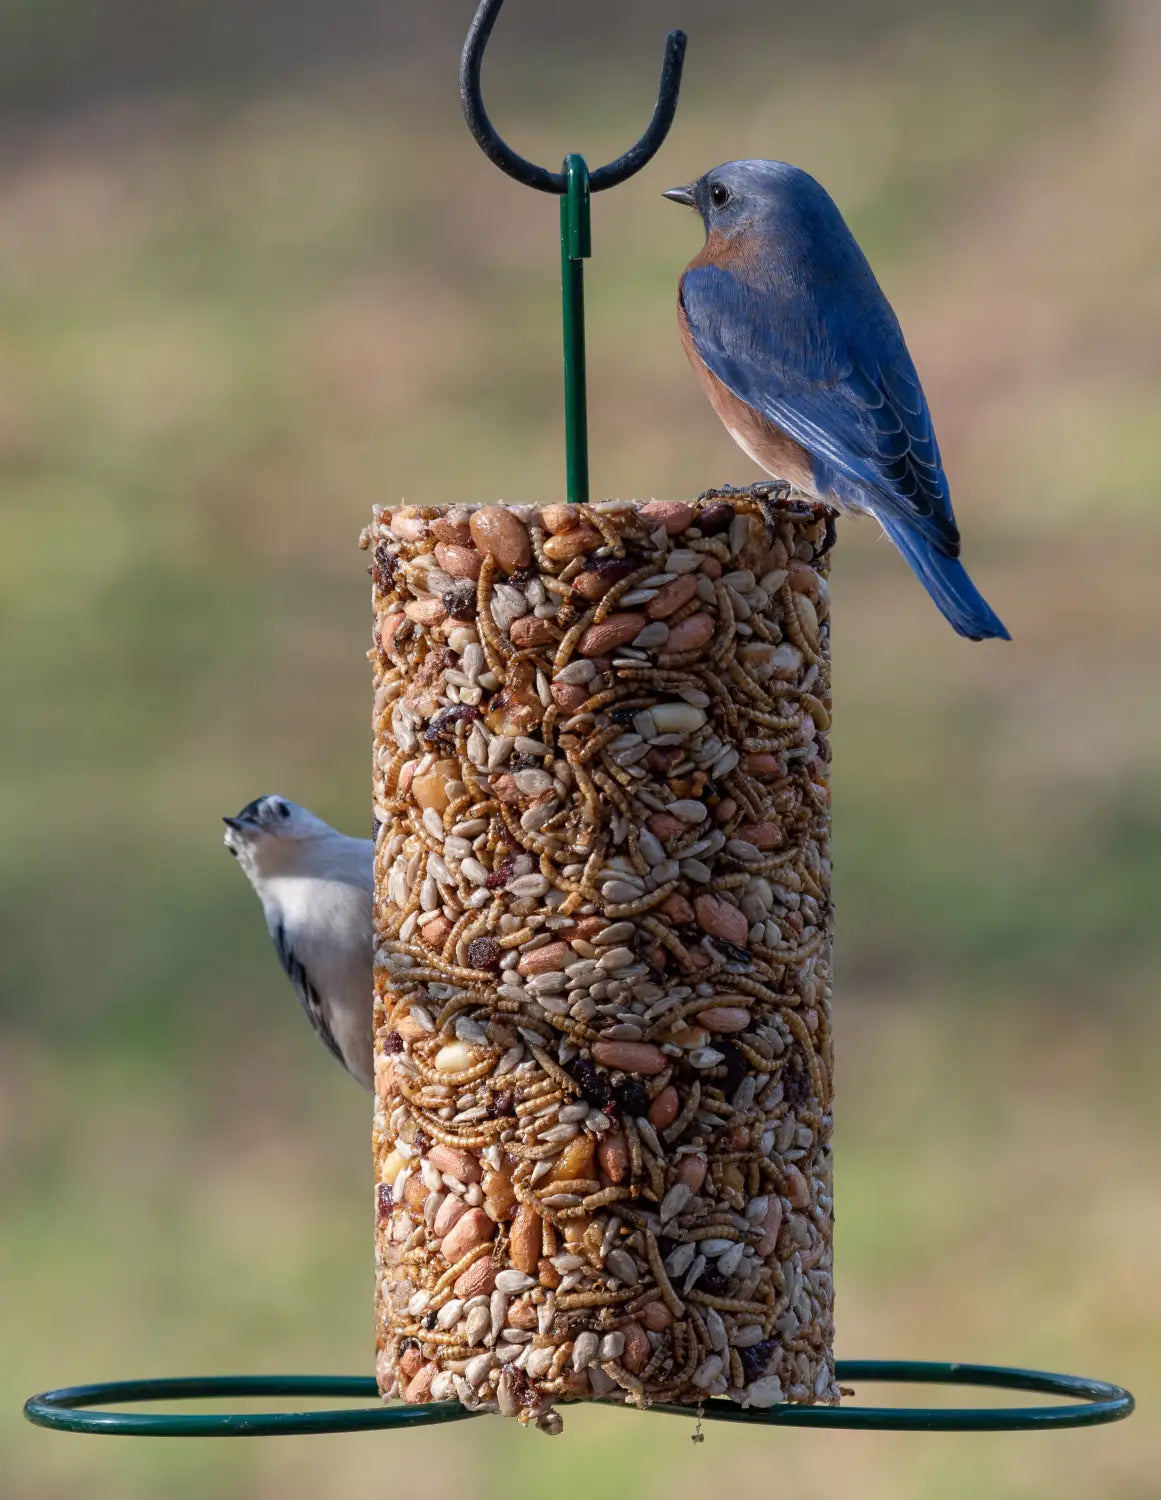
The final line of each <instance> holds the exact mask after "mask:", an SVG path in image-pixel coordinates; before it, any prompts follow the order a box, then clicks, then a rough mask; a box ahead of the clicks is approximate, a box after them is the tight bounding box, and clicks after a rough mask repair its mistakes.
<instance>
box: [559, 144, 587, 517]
mask: <svg viewBox="0 0 1161 1500" xmlns="http://www.w3.org/2000/svg"><path fill="white" fill-rule="evenodd" d="M563 171H564V178H565V182H566V184H567V188H566V191H565V192H564V193H563V194H562V195H561V199H560V297H561V315H562V319H563V323H564V449H565V464H566V476H567V488H568V499H569V504H570V505H581V504H584V503H585V502H586V501H587V500H588V498H589V432H588V398H587V395H586V392H585V280H584V262H585V260H586V258H587V257H588V256H590V255H591V254H592V234H591V229H590V218H589V169H588V167H587V166H586V165H585V159H584V157H583V156H577V155H576V154H575V153H572V154H570V155H569V156H566V157H565V159H564V167H563Z"/></svg>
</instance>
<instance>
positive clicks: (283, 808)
mask: <svg viewBox="0 0 1161 1500" xmlns="http://www.w3.org/2000/svg"><path fill="white" fill-rule="evenodd" d="M274 810H275V812H277V814H278V816H279V817H280V818H289V817H290V808H289V807H287V805H286V803H285V802H276V803H275V804H274Z"/></svg>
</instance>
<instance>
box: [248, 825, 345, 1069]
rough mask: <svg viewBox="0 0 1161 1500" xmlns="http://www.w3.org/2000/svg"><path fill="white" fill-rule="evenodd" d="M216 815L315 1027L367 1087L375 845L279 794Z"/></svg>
mask: <svg viewBox="0 0 1161 1500" xmlns="http://www.w3.org/2000/svg"><path fill="white" fill-rule="evenodd" d="M222 821H223V822H224V823H225V825H226V833H225V845H226V848H227V849H228V850H229V851H230V853H231V854H232V855H233V856H234V858H235V859H236V860H237V861H238V863H239V864H240V865H241V867H242V869H243V871H244V873H245V875H246V878H247V879H248V880H249V882H250V884H251V885H252V886H253V887H254V890H255V892H256V893H257V896H258V899H259V901H261V903H262V911H263V913H264V914H265V917H266V926H267V928H268V929H269V932H270V936H271V939H272V940H273V942H274V949H275V952H276V953H277V954H278V957H279V959H280V961H281V963H282V967H283V968H284V969H285V970H286V973H287V976H288V977H289V979H290V982H291V984H293V985H294V988H295V991H296V992H297V994H298V998H299V1000H300V1001H301V1003H302V1008H303V1010H304V1011H305V1012H306V1016H307V1020H309V1022H310V1024H311V1025H312V1026H313V1027H314V1030H315V1035H316V1036H317V1037H318V1038H319V1040H320V1041H321V1042H322V1043H323V1045H324V1046H325V1047H326V1048H327V1050H328V1051H329V1052H331V1053H332V1054H333V1055H334V1056H335V1057H336V1058H337V1059H338V1060H339V1062H341V1063H342V1065H343V1067H344V1068H346V1070H347V1072H348V1073H349V1074H350V1075H351V1077H352V1078H354V1079H355V1080H356V1082H358V1083H361V1084H362V1085H363V1087H364V1088H368V1089H369V1088H370V1087H371V1086H372V1079H373V1070H372V1062H371V1013H372V981H371V958H372V953H373V949H374V944H373V940H372V936H371V896H372V890H373V885H374V877H373V874H372V854H373V852H374V845H373V844H372V843H371V841H370V839H352V838H348V837H347V836H346V835H345V834H342V833H339V832H338V831H337V830H336V829H334V828H332V827H331V826H330V825H329V824H328V823H324V822H323V820H322V819H321V818H316V817H315V815H314V813H312V812H308V811H307V809H306V808H305V807H299V806H298V805H297V803H294V802H288V801H287V800H286V798H285V797H259V798H257V799H256V800H255V801H253V802H248V803H247V804H246V806H245V807H244V808H243V809H242V811H241V812H240V813H238V814H237V816H236V817H233V818H223V819H222Z"/></svg>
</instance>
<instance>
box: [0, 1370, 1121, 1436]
mask: <svg viewBox="0 0 1161 1500" xmlns="http://www.w3.org/2000/svg"><path fill="white" fill-rule="evenodd" d="M835 1373H836V1375H837V1377H838V1379H839V1380H840V1381H842V1382H844V1383H852V1384H857V1383H859V1382H862V1381H892V1382H904V1383H906V1384H910V1385H975V1386H985V1387H989V1388H991V1389H996V1390H1008V1391H1035V1392H1036V1393H1037V1394H1039V1395H1047V1396H1064V1397H1067V1398H1069V1399H1070V1400H1071V1401H1073V1402H1076V1403H1079V1404H1076V1405H1068V1406H1015V1407H1013V1406H1001V1407H988V1406H979V1407H977V1406H969V1407H962V1408H947V1407H922V1406H910V1407H892V1406H791V1405H781V1406H772V1407H769V1408H767V1409H766V1410H763V1411H743V1409H742V1408H741V1407H740V1406H735V1405H734V1404H733V1403H732V1402H729V1401H723V1400H713V1401H707V1402H706V1404H705V1406H704V1407H703V1408H702V1410H701V1413H700V1415H701V1416H702V1417H703V1418H705V1419H706V1420H710V1421H723V1422H754V1423H758V1424H760V1425H764V1426H770V1427H779V1426H780V1427H858V1428H864V1429H866V1428H875V1429H879V1430H886V1431H894V1432H914V1431H926V1432H1024V1431H1030V1430H1034V1429H1036V1428H1046V1427H1091V1426H1095V1425H1096V1424H1097V1423H1101V1422H1118V1421H1120V1420H1121V1418H1122V1417H1127V1416H1128V1415H1129V1413H1130V1412H1131V1411H1132V1410H1133V1404H1134V1403H1133V1397H1132V1396H1131V1395H1130V1394H1129V1392H1128V1391H1126V1390H1123V1389H1122V1388H1121V1387H1120V1386H1118V1385H1108V1384H1106V1383H1105V1382H1104V1381H1103V1380H1085V1379H1082V1378H1081V1377H1080V1376H1077V1375H1053V1374H1050V1373H1049V1372H1047V1371H1043V1370H1009V1369H1004V1368H1002V1367H1001V1366H998V1365H962V1364H936V1363H924V1362H920V1361H915V1360H890V1359H848V1360H840V1361H839V1362H838V1364H837V1366H836V1367H835ZM255 1396H299V1397H301V1396H315V1397H331V1398H333V1397H336V1396H337V1397H343V1396H347V1397H354V1398H356V1399H366V1400H369V1401H375V1400H376V1396H377V1392H376V1389H375V1382H374V1380H372V1379H371V1378H370V1377H369V1376H363V1375H226V1376H210V1377H206V1378H198V1377H194V1378H192V1379H187V1380H122V1381H107V1382H105V1383H104V1384H101V1385H76V1386H69V1387H67V1388H65V1389H64V1390H59V1391H45V1392H44V1394H43V1395H40V1396H32V1397H30V1399H29V1400H28V1401H27V1402H25V1405H24V1415H25V1416H26V1417H27V1418H28V1420H29V1421H30V1422H35V1423H36V1424H37V1425H38V1426H40V1427H55V1428H58V1429H60V1430H61V1431H64V1432H104V1433H114V1434H119V1435H122V1436H129V1437H275V1436H278V1435H279V1434H286V1433H298V1432H368V1431H371V1430H372V1429H376V1428H380V1427H426V1426H427V1425H429V1424H430V1423H433V1422H456V1421H459V1420H460V1419H461V1418H463V1417H471V1416H479V1415H484V1413H478V1412H470V1411H468V1410H466V1408H464V1407H462V1406H460V1405H459V1404H458V1403H457V1402H453V1401H444V1402H440V1403H437V1404H429V1405H426V1406H405V1405H402V1404H400V1403H390V1404H384V1403H382V1402H379V1403H377V1404H375V1405H373V1406H365V1407H353V1408H349V1409H347V1410H343V1411H334V1410H326V1411H292V1412H253V1413H250V1412H226V1413H223V1414H221V1415H218V1416H214V1415H211V1414H199V1415H189V1416H181V1415H178V1414H176V1413H173V1412H158V1413H155V1414H154V1415H152V1416H149V1415H138V1414H136V1413H133V1412H119V1411H93V1410H90V1409H89V1408H92V1407H97V1406H101V1405H103V1404H104V1403H106V1402H114V1403H117V1404H123V1403H131V1402H138V1401H164V1400H171V1401H192V1400H205V1399H206V1398H207V1397H209V1398H220V1397H245V1398H247V1399H251V1398H253V1397H255ZM648 1410H649V1411H651V1412H663V1413H665V1414H666V1415H670V1416H683V1417H692V1416H695V1415H697V1414H698V1412H697V1408H696V1407H691V1406H652V1407H649V1408H648Z"/></svg>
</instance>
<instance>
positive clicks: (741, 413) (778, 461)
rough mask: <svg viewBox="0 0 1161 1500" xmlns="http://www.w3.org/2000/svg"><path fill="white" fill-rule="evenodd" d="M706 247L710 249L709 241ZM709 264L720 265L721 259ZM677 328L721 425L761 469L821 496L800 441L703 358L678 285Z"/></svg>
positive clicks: (695, 261)
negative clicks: (750, 402) (732, 387)
mask: <svg viewBox="0 0 1161 1500" xmlns="http://www.w3.org/2000/svg"><path fill="white" fill-rule="evenodd" d="M711 238H712V236H711ZM706 248H707V249H708V248H709V242H708V241H707V244H706ZM704 257H705V251H704V250H703V251H702V252H701V254H700V255H698V256H695V258H694V259H693V260H692V261H691V262H690V265H691V266H694V265H699V264H706V260H705V258H704ZM709 263H710V264H717V265H720V264H721V262H720V261H710V262H709ZM677 331H678V334H679V335H680V337H681V346H682V348H683V349H684V350H685V353H686V357H687V359H688V360H689V362H690V364H691V365H692V366H693V369H694V373H695V374H696V376H697V378H698V380H699V381H700V382H701V386H702V389H703V390H704V391H705V393H706V396H707V397H708V398H709V403H710V405H711V406H712V407H713V409H714V411H716V412H717V414H718V416H719V418H720V419H721V422H722V425H723V426H724V427H725V429H726V431H727V432H728V433H729V434H730V436H731V437H732V438H733V440H734V442H735V443H737V445H738V447H739V448H741V450H742V452H743V453H745V454H746V455H747V456H748V457H750V458H752V459H753V461H754V462H755V463H756V464H757V465H758V467H759V468H760V469H765V471H766V473H767V474H769V475H770V476H771V477H772V478H774V479H784V480H785V481H786V482H787V483H788V484H792V485H793V486H794V488H795V489H796V490H800V491H801V492H802V493H803V494H806V495H812V496H814V497H815V498H822V497H821V496H819V495H818V493H817V489H816V487H815V482H814V465H813V464H812V463H811V459H810V454H809V453H808V452H807V451H806V449H805V448H804V447H803V446H802V444H801V443H797V442H795V440H794V439H793V438H792V437H790V436H789V435H788V434H787V433H785V432H783V431H782V429H781V428H780V427H777V426H775V424H774V423H773V422H771V421H770V420H769V418H768V417H764V416H763V415H762V413H761V412H757V411H755V410H754V408H753V407H752V406H750V405H748V403H747V402H745V401H743V400H742V399H741V397H740V396H735V395H734V393H733V391H731V390H730V389H729V387H728V386H726V385H725V384H723V382H722V381H720V380H719V379H718V377H717V376H716V375H715V374H714V373H713V371H712V370H711V369H710V368H709V367H708V365H707V364H706V362H705V360H703V359H702V357H701V355H700V354H699V353H698V351H697V345H696V343H695V342H694V337H693V332H692V330H691V329H690V326H689V319H688V317H686V313H685V307H684V306H683V304H682V300H681V288H680V286H679V287H678V291H677Z"/></svg>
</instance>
